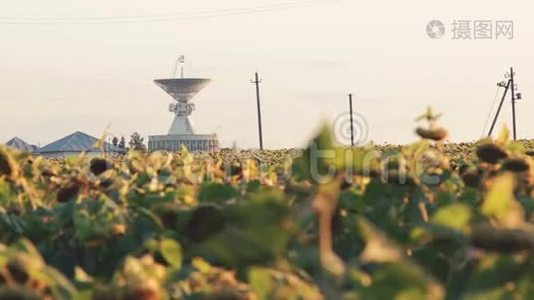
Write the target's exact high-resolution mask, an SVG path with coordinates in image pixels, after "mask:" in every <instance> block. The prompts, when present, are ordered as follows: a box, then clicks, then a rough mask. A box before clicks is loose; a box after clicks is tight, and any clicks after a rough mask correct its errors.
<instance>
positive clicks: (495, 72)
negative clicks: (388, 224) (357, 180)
mask: <svg viewBox="0 0 534 300" xmlns="http://www.w3.org/2000/svg"><path fill="white" fill-rule="evenodd" d="M533 9H534V4H533V3H532V1H527V0H521V1H513V2H502V1H493V0H490V1H488V0H484V1H482V0H473V1H469V2H467V1H459V0H452V1H441V2H437V1H423V0H414V1H385V0H374V1H363V0H332V1H328V0H327V1H305V0H269V1H268V0H225V1H213V0H211V1H208V0H196V1H183V0H156V1H141V0H114V1H109V0H106V1H105V0H91V1H89V0H77V1H72V0H47V1H42V0H19V1H3V2H2V3H0V37H1V44H0V103H1V106H0V107H1V110H0V111H1V116H0V128H1V129H0V142H4V141H7V140H9V139H10V138H12V137H14V136H19V137H21V138H23V139H24V140H26V141H28V142H30V143H34V144H38V145H45V144H47V143H49V142H52V141H54V140H56V139H59V138H61V137H63V136H65V135H67V134H70V133H72V132H74V131H77V130H81V131H84V132H87V133H89V134H91V135H94V136H97V137H98V136H101V135H102V134H103V133H107V134H109V135H117V136H120V135H125V136H129V135H130V134H131V133H132V132H134V131H138V132H140V133H141V135H143V136H145V137H148V136H149V135H160V134H166V132H167V131H168V129H169V127H170V125H171V123H172V119H173V114H172V113H170V112H169V111H168V105H169V104H170V103H171V102H173V100H172V98H171V97H169V96H168V95H166V94H165V92H163V91H162V90H161V89H160V88H159V87H157V86H156V85H155V84H154V83H153V80H154V79H159V78H167V77H169V76H171V74H172V68H173V66H174V64H175V61H176V59H177V57H178V56H180V55H185V57H186V63H185V66H184V67H185V75H186V77H206V78H211V79H212V80H213V82H212V83H211V84H210V85H209V86H208V87H207V88H206V89H205V90H203V91H202V92H201V93H200V94H198V96H197V97H196V98H195V99H194V103H195V104H196V111H195V112H194V113H193V115H192V120H193V123H194V124H195V128H196V131H197V132H199V133H213V132H215V133H217V134H218V136H219V139H220V141H221V143H222V145H223V146H232V145H233V144H235V145H237V146H238V147H242V148H257V147H258V132H257V116H256V99H255V90H254V85H253V84H251V79H252V78H253V75H254V72H256V71H257V72H259V73H260V77H261V78H262V83H261V86H260V87H261V100H262V112H263V127H264V144H265V147H266V148H271V149H277V148H290V147H302V146H304V145H305V144H306V142H307V141H308V139H309V138H310V137H311V136H312V135H313V134H314V132H316V130H317V129H318V127H319V126H320V125H321V124H322V123H323V122H329V124H338V125H339V124H341V125H340V126H334V127H336V128H335V130H336V132H338V134H337V136H338V137H339V141H340V142H342V143H346V142H348V140H347V138H346V132H347V128H346V124H347V123H346V122H344V120H345V119H346V117H347V112H348V98H347V94H349V93H352V94H353V95H354V96H353V99H354V100H353V101H354V110H355V111H356V112H357V113H358V114H359V116H358V117H357V118H356V122H357V124H356V125H357V126H356V128H357V129H358V130H357V133H356V140H357V141H359V142H362V143H366V142H370V141H373V142H374V143H385V142H387V143H395V144H404V143H409V142H413V141H415V140H416V139H417V137H416V136H415V135H414V133H413V129H414V128H415V126H416V125H417V124H416V123H415V121H414V120H415V118H416V117H417V116H418V115H420V114H422V113H423V112H424V111H425V109H426V107H428V106H431V107H433V108H434V110H436V111H438V112H440V113H443V118H442V119H441V123H442V124H443V125H444V126H445V127H446V128H448V129H449V131H450V139H451V141H473V140H477V139H479V138H480V137H481V135H482V132H483V128H484V125H485V124H486V120H487V118H488V114H489V112H490V110H491V109H492V104H493V100H494V98H495V95H496V83H497V82H500V81H503V80H504V74H505V73H506V71H507V70H508V69H509V68H510V67H512V66H513V67H514V68H515V72H516V82H517V84H518V89H519V92H521V93H522V94H523V100H520V101H518V102H517V105H516V107H517V119H518V121H517V128H518V137H519V138H533V137H534V122H532V121H531V120H532V117H531V116H533V115H534V101H532V100H531V99H533V100H534V98H531V97H529V96H530V95H532V94H534V60H533V59H532V53H534V20H533V19H532V17H531V12H532V10H533ZM162 15H165V16H170V17H165V18H167V19H166V20H162V18H163V17H161V16H162ZM133 17H135V18H133ZM132 20H135V22H132ZM139 20H142V22H140V21H139ZM432 20H440V21H442V23H443V24H444V26H445V34H444V36H443V37H442V38H440V39H432V38H430V37H429V36H428V35H427V31H426V27H427V24H428V23H429V21H432ZM455 20H466V21H471V26H474V25H473V24H474V21H476V20H486V21H490V22H491V24H493V27H494V28H493V31H495V30H496V28H495V26H496V22H498V21H513V31H514V37H513V39H505V38H502V36H501V37H500V38H499V39H497V38H496V37H495V35H496V33H495V32H493V36H492V38H491V39H484V40H482V39H469V40H463V39H454V36H453V32H452V29H453V28H454V27H455V26H453V24H452V23H453V22H454V21H455ZM21 23H24V24H21ZM471 35H473V33H471ZM531 91H532V92H531ZM499 92H500V93H502V90H500V91H499ZM498 96H500V94H498ZM510 107H511V105H510V101H509V100H507V101H506V102H505V104H504V106H503V110H502V113H501V117H500V119H499V122H498V124H497V128H501V127H502V126H504V125H505V124H510V122H511V108H510ZM336 120H337V121H336ZM338 127H339V128H338ZM361 128H365V130H360V129H361Z"/></svg>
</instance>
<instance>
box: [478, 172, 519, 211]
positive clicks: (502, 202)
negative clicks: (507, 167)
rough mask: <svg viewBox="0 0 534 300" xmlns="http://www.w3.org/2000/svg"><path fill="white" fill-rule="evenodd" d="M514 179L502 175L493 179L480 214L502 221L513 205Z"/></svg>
mask: <svg viewBox="0 0 534 300" xmlns="http://www.w3.org/2000/svg"><path fill="white" fill-rule="evenodd" d="M514 201H515V199H514V177H513V175H512V174H508V173H507V174H503V175H501V176H499V177H498V178H496V179H495V182H494V184H493V187H492V188H491V190H490V191H489V193H488V194H487V196H486V198H485V199H484V203H483V204H482V213H483V214H484V215H485V216H488V217H495V218H497V219H503V218H504V217H505V216H506V215H507V214H508V212H509V211H510V209H511V208H512V207H513V203H514Z"/></svg>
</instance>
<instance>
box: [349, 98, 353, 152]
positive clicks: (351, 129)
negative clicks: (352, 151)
mask: <svg viewBox="0 0 534 300" xmlns="http://www.w3.org/2000/svg"><path fill="white" fill-rule="evenodd" d="M349 110H350V145H351V146H352V147H354V126H353V124H354V122H353V121H352V94H349Z"/></svg>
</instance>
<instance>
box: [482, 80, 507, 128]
mask: <svg viewBox="0 0 534 300" xmlns="http://www.w3.org/2000/svg"><path fill="white" fill-rule="evenodd" d="M511 82H512V81H511V80H508V83H505V82H504V81H503V82H499V83H498V84H497V85H498V86H499V87H504V93H503V95H502V98H501V102H500V103H499V108H497V112H496V113H495V118H493V122H492V123H491V127H490V130H489V132H488V137H490V136H491V134H492V133H493V128H495V123H497V118H499V113H500V112H501V108H502V104H503V102H504V99H506V94H508V90H509V89H510V83H511Z"/></svg>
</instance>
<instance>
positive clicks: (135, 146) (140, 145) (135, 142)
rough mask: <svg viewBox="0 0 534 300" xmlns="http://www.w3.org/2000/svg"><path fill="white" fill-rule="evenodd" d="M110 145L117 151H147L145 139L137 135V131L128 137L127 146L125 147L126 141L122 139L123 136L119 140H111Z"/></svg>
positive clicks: (115, 138)
mask: <svg viewBox="0 0 534 300" xmlns="http://www.w3.org/2000/svg"><path fill="white" fill-rule="evenodd" d="M111 144H112V145H113V146H115V147H117V148H119V149H124V150H126V151H128V150H130V149H132V150H136V151H142V152H146V151H147V147H146V145H145V138H143V137H141V134H139V132H137V131H136V132H134V133H132V135H131V136H130V141H129V142H128V146H126V139H125V138H124V136H121V137H120V139H119V138H118V137H116V136H114V137H113V139H112V140H111Z"/></svg>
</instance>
